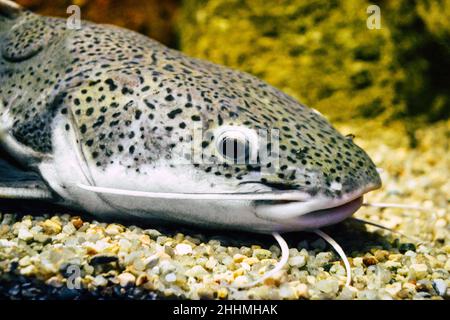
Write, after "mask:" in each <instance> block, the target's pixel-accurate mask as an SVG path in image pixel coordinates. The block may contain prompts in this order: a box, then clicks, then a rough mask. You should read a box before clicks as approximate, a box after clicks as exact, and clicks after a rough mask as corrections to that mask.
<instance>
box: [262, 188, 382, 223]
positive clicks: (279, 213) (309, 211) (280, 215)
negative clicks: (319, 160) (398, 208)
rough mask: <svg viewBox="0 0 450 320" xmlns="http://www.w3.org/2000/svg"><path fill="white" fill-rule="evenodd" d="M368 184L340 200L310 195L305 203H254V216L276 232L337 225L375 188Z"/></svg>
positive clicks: (355, 209)
mask: <svg viewBox="0 0 450 320" xmlns="http://www.w3.org/2000/svg"><path fill="white" fill-rule="evenodd" d="M379 187H380V185H379V184H378V183H374V184H369V185H367V186H365V187H364V188H361V189H359V190H356V191H354V192H352V193H349V194H345V195H344V196H342V197H340V198H329V197H326V196H321V195H319V196H314V197H312V198H311V199H310V200H307V201H303V202H302V201H290V202H281V203H273V204H257V205H256V207H255V211H256V216H257V217H258V218H261V219H266V220H270V221H272V222H273V223H274V230H277V231H302V230H310V229H317V228H321V227H324V226H329V225H333V224H336V223H339V222H341V221H343V220H345V219H347V218H349V217H351V216H352V215H353V214H354V213H355V212H356V211H358V209H359V208H360V207H361V206H362V204H363V197H364V194H365V193H367V192H369V191H372V190H375V189H378V188H379Z"/></svg>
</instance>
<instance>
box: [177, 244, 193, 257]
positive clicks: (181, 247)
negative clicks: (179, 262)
mask: <svg viewBox="0 0 450 320" xmlns="http://www.w3.org/2000/svg"><path fill="white" fill-rule="evenodd" d="M175 253H176V254H178V255H180V256H181V255H184V254H190V253H192V247H191V246H190V245H188V244H185V243H180V244H177V245H176V247H175Z"/></svg>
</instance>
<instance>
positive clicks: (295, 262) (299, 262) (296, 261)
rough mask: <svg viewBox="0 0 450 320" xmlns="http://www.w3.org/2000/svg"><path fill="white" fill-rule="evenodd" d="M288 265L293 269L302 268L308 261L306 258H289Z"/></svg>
mask: <svg viewBox="0 0 450 320" xmlns="http://www.w3.org/2000/svg"><path fill="white" fill-rule="evenodd" d="M288 263H289V265H290V266H292V267H298V268H301V267H303V266H304V265H305V264H306V259H305V257H304V256H294V257H292V258H289V260H288Z"/></svg>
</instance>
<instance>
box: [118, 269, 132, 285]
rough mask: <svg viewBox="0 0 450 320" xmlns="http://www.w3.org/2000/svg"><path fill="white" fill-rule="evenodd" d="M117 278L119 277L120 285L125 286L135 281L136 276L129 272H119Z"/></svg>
mask: <svg viewBox="0 0 450 320" xmlns="http://www.w3.org/2000/svg"><path fill="white" fill-rule="evenodd" d="M117 279H119V284H120V285H121V286H122V287H126V286H128V285H131V284H134V283H135V281H136V277H135V276H134V275H132V274H131V273H129V272H124V273H121V274H120V275H119V276H118V277H117Z"/></svg>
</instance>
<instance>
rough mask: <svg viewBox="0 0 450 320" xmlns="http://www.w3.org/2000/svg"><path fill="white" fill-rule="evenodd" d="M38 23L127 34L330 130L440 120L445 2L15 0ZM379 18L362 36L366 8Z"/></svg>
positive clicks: (449, 43)
mask: <svg viewBox="0 0 450 320" xmlns="http://www.w3.org/2000/svg"><path fill="white" fill-rule="evenodd" d="M17 2H19V3H20V4H22V5H23V6H25V7H27V8H29V9H31V10H33V11H35V12H39V13H42V14H45V15H55V16H62V17H67V16H68V15H67V13H66V8H67V7H68V6H69V5H71V4H76V5H78V6H80V7H81V14H82V19H88V20H92V21H95V22H102V23H111V24H115V25H119V26H123V27H127V28H130V29H133V30H136V31H138V32H140V33H143V34H146V35H148V36H150V37H152V38H155V39H157V40H159V41H161V42H162V43H164V44H166V45H168V46H170V47H172V48H176V49H179V50H181V51H184V52H186V53H187V54H190V55H193V56H196V57H201V58H206V59H209V60H212V61H214V62H217V63H221V64H225V65H228V66H231V67H235V68H238V69H241V70H244V71H247V72H249V73H251V74H254V75H256V76H258V77H260V78H263V79H264V80H266V81H267V82H269V83H270V84H272V85H274V86H276V87H278V88H280V89H282V90H283V91H285V92H287V93H289V94H290V95H292V96H294V97H295V98H297V99H299V100H300V101H302V102H303V103H305V104H307V105H309V106H312V107H314V108H316V109H318V110H320V111H321V112H323V113H324V114H326V115H327V116H328V117H329V118H331V120H333V121H346V120H348V119H353V118H355V117H356V118H362V119H377V120H380V121H381V122H382V123H383V124H386V123H389V121H392V120H395V119H407V120H408V121H407V122H408V123H406V126H407V127H408V128H407V129H408V132H409V133H410V134H411V132H414V130H415V128H417V127H418V126H421V125H426V124H427V123H429V122H434V121H438V120H441V119H448V117H449V114H450V88H449V83H450V82H449V80H450V75H449V73H450V21H449V20H448V17H450V0H420V1H414V0H397V1H383V0H378V1H338V0H312V1H305V0H290V1H288V0H275V1H265V0H244V1H242V0H185V1H182V0H164V1H159V0H147V1H137V0H121V1H118V0H90V1H87V0H74V1H68V0H52V1H49V0H19V1H17ZM371 4H376V5H378V6H379V7H380V9H381V29H373V30H371V29H368V28H367V26H366V20H367V18H368V17H369V14H368V13H367V7H368V6H369V5H371Z"/></svg>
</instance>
